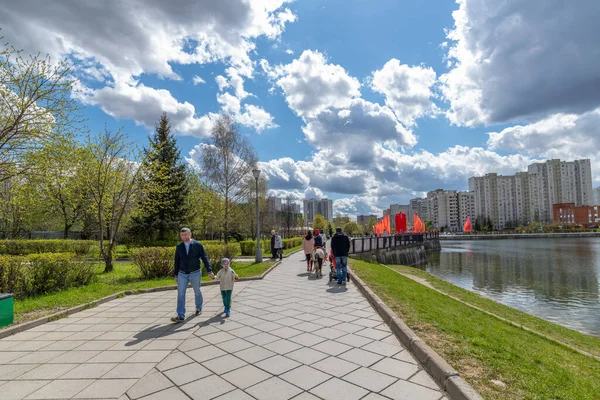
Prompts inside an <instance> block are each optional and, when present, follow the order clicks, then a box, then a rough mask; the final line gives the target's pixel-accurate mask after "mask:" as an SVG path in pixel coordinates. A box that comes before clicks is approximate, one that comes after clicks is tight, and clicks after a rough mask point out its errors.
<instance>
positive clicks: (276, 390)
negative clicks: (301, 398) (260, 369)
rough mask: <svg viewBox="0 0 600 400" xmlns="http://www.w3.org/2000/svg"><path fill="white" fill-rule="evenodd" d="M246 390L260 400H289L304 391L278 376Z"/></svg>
mask: <svg viewBox="0 0 600 400" xmlns="http://www.w3.org/2000/svg"><path fill="white" fill-rule="evenodd" d="M246 391H247V392H248V393H250V395H252V396H254V397H255V398H257V399H258V400H287V399H290V398H292V397H294V396H296V395H298V394H300V393H302V389H300V388H298V387H296V386H294V385H291V384H289V383H287V382H286V381H284V380H283V379H280V378H278V377H276V376H274V377H273V378H271V379H268V380H266V381H264V382H261V383H259V384H257V385H254V386H252V387H250V388H248V389H246Z"/></svg>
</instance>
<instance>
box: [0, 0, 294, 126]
mask: <svg viewBox="0 0 600 400" xmlns="http://www.w3.org/2000/svg"><path fill="white" fill-rule="evenodd" d="M287 2H289V0H256V1H254V0H253V1H247V0H222V1H219V2H210V1H199V2H198V1H192V0H184V1H181V2H178V4H177V7H173V6H171V5H169V4H167V3H164V2H161V1H158V0H148V1H145V2H143V4H142V3H140V2H138V1H135V0H134V1H130V2H121V1H117V0H106V1H103V2H100V3H98V4H96V3H93V2H85V1H70V2H63V1H57V0H48V1H43V2H37V1H34V0H23V1H19V2H9V3H7V4H5V5H4V6H3V10H2V13H0V26H2V27H3V28H4V29H3V31H2V34H3V35H4V36H5V38H6V39H7V40H9V41H10V42H11V43H12V44H13V45H15V46H16V47H17V48H23V49H25V50H26V51H27V52H29V53H33V54H35V53H37V52H41V53H42V54H45V53H49V54H50V55H51V56H52V57H53V58H54V59H60V58H62V57H64V56H68V57H70V58H71V59H73V60H75V61H76V64H77V68H76V73H77V74H78V76H79V77H80V78H82V79H90V80H94V81H96V83H95V85H94V87H97V86H98V85H97V82H103V83H105V84H106V85H107V86H106V87H104V88H101V89H97V90H96V91H95V92H94V93H95V94H93V95H91V96H90V93H87V97H88V98H87V100H88V103H91V104H97V105H99V106H100V107H101V108H102V109H103V110H105V111H106V112H107V113H109V114H110V115H113V116H116V117H118V118H131V119H133V120H134V121H136V123H139V124H143V125H148V124H149V118H148V114H149V111H150V110H152V111H155V110H156V109H157V108H156V106H157V105H166V106H167V108H168V109H165V111H167V112H170V113H173V114H174V117H175V119H177V120H179V121H180V122H179V123H178V124H174V129H175V130H176V131H177V132H181V133H183V134H193V135H195V136H205V132H206V129H207V128H209V126H210V124H209V122H210V119H211V118H212V116H211V114H207V115H205V116H202V117H197V116H196V115H195V110H194V107H193V106H191V105H190V104H189V103H187V102H186V103H178V102H177V101H176V100H174V98H173V96H172V95H171V94H170V93H169V92H168V90H166V89H153V88H150V87H147V86H144V85H140V84H139V82H138V78H139V77H140V76H141V75H142V74H148V75H157V76H159V77H162V78H167V79H176V80H179V79H181V77H180V76H179V75H178V73H177V72H175V70H174V69H173V68H172V65H176V64H206V63H215V62H222V63H225V64H226V65H227V66H228V68H226V75H227V76H228V79H227V78H225V77H218V78H217V82H218V84H219V87H220V88H221V90H223V89H224V88H225V87H231V88H233V90H234V92H235V95H236V97H237V98H238V99H240V100H242V99H244V98H246V97H248V96H250V95H251V94H250V93H247V92H246V91H245V90H244V85H243V84H244V78H252V74H253V68H254V66H253V61H252V60H251V58H250V54H252V52H253V51H254V50H255V47H256V45H255V40H256V39H257V38H258V37H261V36H264V37H267V38H268V39H270V40H276V39H277V38H278V36H279V35H280V34H281V32H282V31H283V30H284V29H285V26H286V24H288V23H290V22H293V21H295V19H296V17H295V16H294V14H293V13H292V12H291V11H290V10H289V9H288V8H284V4H285V3H287ZM192 82H193V84H194V85H197V84H200V83H204V79H202V78H201V77H199V76H194V77H193V80H192ZM158 93H160V96H164V99H159V98H157V94H158ZM128 95H129V96H131V98H129V99H125V96H128ZM81 96H82V95H80V97H81ZM145 96H148V97H147V98H146V97H145ZM113 100H117V104H118V105H119V106H122V108H120V109H119V108H117V106H116V104H111V103H105V101H113ZM148 106H150V107H148ZM158 116H160V110H159V112H158V113H157V114H156V115H153V116H152V120H155V119H156V118H158ZM236 119H237V120H238V122H241V123H243V124H244V125H246V126H251V127H254V128H256V129H258V130H262V129H268V128H270V127H274V126H276V125H275V124H274V123H273V122H272V117H271V116H270V115H269V114H268V113H267V112H266V111H264V110H263V109H262V108H259V107H257V106H251V105H246V106H244V111H243V112H242V113H241V114H239V115H237V116H236ZM255 119H256V120H255ZM152 125H153V123H152V124H151V126H152Z"/></svg>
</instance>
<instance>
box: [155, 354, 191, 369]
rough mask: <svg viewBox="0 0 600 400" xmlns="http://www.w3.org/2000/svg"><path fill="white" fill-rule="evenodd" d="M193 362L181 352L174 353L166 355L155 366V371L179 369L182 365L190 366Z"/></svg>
mask: <svg viewBox="0 0 600 400" xmlns="http://www.w3.org/2000/svg"><path fill="white" fill-rule="evenodd" d="M193 362H194V360H192V359H191V358H190V357H188V356H186V355H185V354H184V353H182V352H179V351H177V352H174V353H171V354H170V355H168V356H167V357H166V358H165V359H164V360H162V361H161V362H160V363H159V364H158V365H157V366H156V369H157V370H159V371H166V370H169V369H173V368H177V367H181V366H182V365H186V364H191V363H193Z"/></svg>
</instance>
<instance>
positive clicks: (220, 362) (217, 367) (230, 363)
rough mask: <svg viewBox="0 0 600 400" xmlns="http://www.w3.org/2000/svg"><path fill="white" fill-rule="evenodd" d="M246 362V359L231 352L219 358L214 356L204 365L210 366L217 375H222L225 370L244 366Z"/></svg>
mask: <svg viewBox="0 0 600 400" xmlns="http://www.w3.org/2000/svg"><path fill="white" fill-rule="evenodd" d="M246 364H247V363H246V362H245V361H243V360H241V359H239V358H237V357H234V356H232V355H231V354H226V355H224V356H221V357H218V358H213V359H212V360H209V361H206V362H205V363H203V365H204V366H205V367H206V368H208V369H209V370H210V371H212V372H213V373H215V374H217V375H221V374H224V373H225V372H229V371H231V370H234V369H237V368H240V367H243V366H244V365H246Z"/></svg>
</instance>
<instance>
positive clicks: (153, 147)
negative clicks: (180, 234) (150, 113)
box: [129, 113, 188, 242]
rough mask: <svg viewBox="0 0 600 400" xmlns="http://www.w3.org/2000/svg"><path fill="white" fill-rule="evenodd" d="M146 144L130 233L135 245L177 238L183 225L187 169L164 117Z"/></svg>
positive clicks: (165, 115)
mask: <svg viewBox="0 0 600 400" xmlns="http://www.w3.org/2000/svg"><path fill="white" fill-rule="evenodd" d="M149 141H150V147H148V148H146V149H144V153H145V157H144V160H145V161H144V163H143V164H142V179H143V181H142V184H141V196H140V198H139V200H138V210H137V213H136V214H135V215H134V216H133V218H132V221H131V227H130V230H129V232H130V234H131V235H132V236H133V237H134V238H135V239H136V240H137V241H142V242H148V241H152V240H159V241H162V240H166V239H169V238H170V237H173V236H175V235H177V231H178V229H179V228H180V226H181V225H182V224H183V223H184V222H186V221H185V217H186V212H185V210H184V205H185V197H186V195H187V193H188V184H187V180H186V166H185V164H184V162H183V160H182V159H181V156H180V151H179V149H178V148H177V142H176V140H175V138H174V137H173V135H172V134H171V124H170V122H169V118H168V117H167V114H166V113H163V114H162V116H161V117H160V121H159V122H158V124H156V131H155V132H154V135H153V136H152V137H150V138H149Z"/></svg>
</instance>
